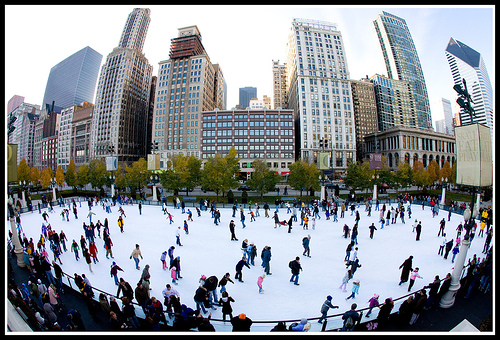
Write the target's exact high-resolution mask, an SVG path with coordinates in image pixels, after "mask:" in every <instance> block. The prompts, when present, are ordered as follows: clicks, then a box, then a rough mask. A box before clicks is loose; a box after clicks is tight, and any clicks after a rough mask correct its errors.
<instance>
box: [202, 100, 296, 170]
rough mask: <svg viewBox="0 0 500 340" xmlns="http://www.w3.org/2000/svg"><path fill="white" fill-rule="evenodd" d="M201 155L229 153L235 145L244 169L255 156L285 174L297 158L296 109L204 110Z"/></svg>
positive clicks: (247, 167)
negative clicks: (295, 148) (295, 145)
mask: <svg viewBox="0 0 500 340" xmlns="http://www.w3.org/2000/svg"><path fill="white" fill-rule="evenodd" d="M201 115H202V125H201V132H202V134H201V135H202V138H201V159H202V160H203V161H205V160H206V159H207V158H209V157H214V156H215V154H221V155H222V156H224V155H227V154H228V152H229V149H231V148H232V147H234V148H235V149H236V152H237V157H239V158H240V169H241V172H242V173H249V172H251V171H252V167H251V163H252V162H253V161H254V160H255V159H260V160H263V161H264V162H266V163H267V165H268V166H269V168H271V169H274V170H276V171H277V172H279V173H280V174H282V175H284V174H286V173H288V172H289V167H290V165H291V164H292V163H293V162H295V151H294V144H295V129H294V112H293V110H289V109H278V110H267V109H262V110H249V109H246V110H243V109H241V110H213V111H204V112H202V114H201Z"/></svg>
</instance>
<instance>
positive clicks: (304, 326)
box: [290, 318, 311, 332]
mask: <svg viewBox="0 0 500 340" xmlns="http://www.w3.org/2000/svg"><path fill="white" fill-rule="evenodd" d="M310 328H311V324H310V323H309V322H308V321H307V319H306V318H302V319H300V323H297V324H296V325H293V324H292V325H290V330H292V331H294V332H307V331H308V330H309V329H310Z"/></svg>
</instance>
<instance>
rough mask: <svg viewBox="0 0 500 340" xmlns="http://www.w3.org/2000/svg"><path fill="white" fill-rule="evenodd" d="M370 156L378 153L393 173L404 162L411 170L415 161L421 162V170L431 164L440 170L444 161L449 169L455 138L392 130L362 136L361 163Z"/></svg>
mask: <svg viewBox="0 0 500 340" xmlns="http://www.w3.org/2000/svg"><path fill="white" fill-rule="evenodd" d="M377 144H378V146H377ZM371 153H381V154H382V156H384V157H386V158H387V164H388V165H389V168H390V169H391V170H397V168H398V165H399V163H400V162H407V163H409V164H410V166H411V167H413V164H414V162H415V161H421V162H422V163H423V165H424V167H427V165H429V162H430V161H432V160H435V161H436V162H437V163H438V165H439V166H440V167H443V165H444V163H445V162H446V161H448V162H449V163H450V166H452V165H453V164H454V163H455V161H456V148H455V137H454V136H451V135H448V134H445V133H439V132H434V131H429V130H424V129H417V128H409V127H403V126H395V127H393V128H392V129H388V130H385V131H379V132H374V133H371V134H368V135H366V136H365V160H368V159H369V155H370V154H371Z"/></svg>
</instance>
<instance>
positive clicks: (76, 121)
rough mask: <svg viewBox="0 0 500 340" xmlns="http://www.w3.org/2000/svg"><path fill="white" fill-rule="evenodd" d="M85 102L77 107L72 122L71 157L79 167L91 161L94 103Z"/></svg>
mask: <svg viewBox="0 0 500 340" xmlns="http://www.w3.org/2000/svg"><path fill="white" fill-rule="evenodd" d="M83 104H84V105H82V106H78V107H76V108H75V110H74V112H73V118H72V124H71V142H70V147H71V149H70V150H71V151H70V158H71V159H73V160H74V162H75V166H76V167H77V168H78V167H79V166H80V165H82V164H89V163H90V131H91V129H92V114H93V112H94V105H93V104H89V103H83Z"/></svg>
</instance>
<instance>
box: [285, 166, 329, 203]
mask: <svg viewBox="0 0 500 340" xmlns="http://www.w3.org/2000/svg"><path fill="white" fill-rule="evenodd" d="M319 174H320V173H319V171H318V169H317V168H316V164H314V163H312V164H309V163H307V162H306V161H303V160H298V161H296V162H295V163H293V164H290V175H289V176H288V184H290V187H291V188H292V189H294V190H300V196H302V191H303V190H309V189H312V190H314V191H318V190H321V186H320V185H319Z"/></svg>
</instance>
